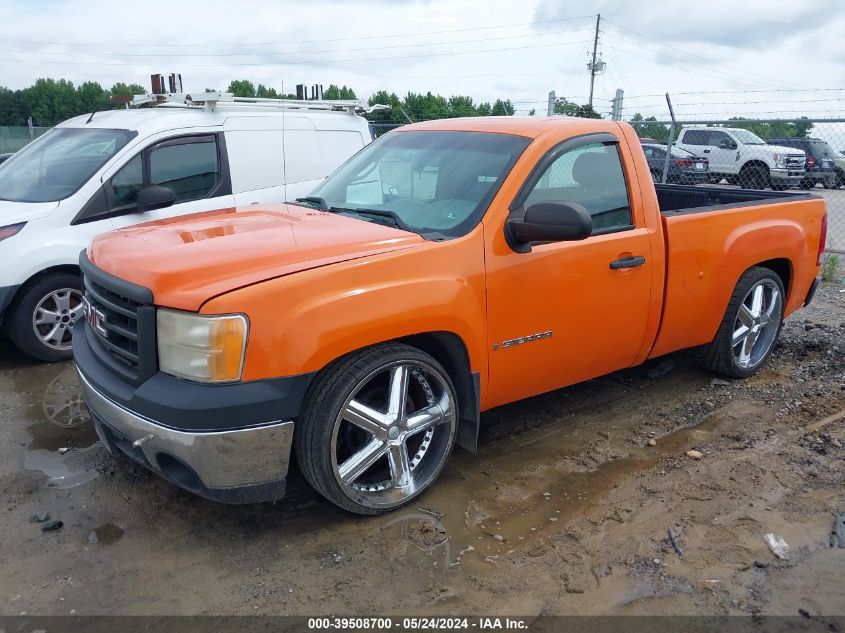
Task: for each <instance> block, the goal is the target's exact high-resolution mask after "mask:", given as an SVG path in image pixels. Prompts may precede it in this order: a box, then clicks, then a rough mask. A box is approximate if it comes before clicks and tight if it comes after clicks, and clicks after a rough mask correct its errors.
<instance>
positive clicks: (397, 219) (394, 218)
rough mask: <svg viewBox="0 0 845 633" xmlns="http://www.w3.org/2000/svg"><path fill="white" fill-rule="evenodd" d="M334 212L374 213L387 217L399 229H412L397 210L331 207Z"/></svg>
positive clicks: (377, 215) (380, 216)
mask: <svg viewBox="0 0 845 633" xmlns="http://www.w3.org/2000/svg"><path fill="white" fill-rule="evenodd" d="M328 210H329V211H331V212H332V213H355V214H360V215H374V216H376V217H379V218H385V219H387V220H390V223H391V224H392V225H393V226H395V227H396V228H397V229H402V230H403V231H410V232H412V233H413V231H411V228H410V227H409V226H408V225H407V224H405V222H403V221H402V218H400V217H399V216H398V215H397V214H396V212H395V211H387V210H385V209H366V208H360V209H353V208H352V207H331V208H330V209H328Z"/></svg>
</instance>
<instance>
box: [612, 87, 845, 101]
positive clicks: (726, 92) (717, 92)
mask: <svg viewBox="0 0 845 633" xmlns="http://www.w3.org/2000/svg"><path fill="white" fill-rule="evenodd" d="M842 91H845V88H771V89H768V90H693V91H691V92H673V93H672V95H673V96H681V95H683V96H686V95H739V94H760V93H780V92H842ZM664 96H665V93H660V94H653V95H633V96H631V97H628V96H627V95H625V99H626V100H628V99H646V98H649V97H664Z"/></svg>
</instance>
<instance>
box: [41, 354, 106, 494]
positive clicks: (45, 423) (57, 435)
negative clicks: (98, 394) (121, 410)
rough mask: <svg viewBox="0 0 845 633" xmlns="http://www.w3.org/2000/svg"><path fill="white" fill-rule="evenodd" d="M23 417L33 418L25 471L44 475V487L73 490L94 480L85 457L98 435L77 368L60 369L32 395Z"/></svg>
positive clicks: (94, 473)
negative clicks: (86, 406)
mask: <svg viewBox="0 0 845 633" xmlns="http://www.w3.org/2000/svg"><path fill="white" fill-rule="evenodd" d="M32 396H33V402H31V403H30V406H29V407H28V410H27V411H26V413H28V414H29V415H30V417H31V418H34V422H33V424H31V425H30V426H28V427H27V432H28V433H29V435H30V437H31V441H30V442H29V444H27V446H26V449H25V454H24V468H26V469H27V470H35V471H39V472H42V473H44V475H45V476H46V477H47V486H48V487H51V488H72V487H74V486H79V485H81V484H84V483H87V482H89V481H91V480H92V479H95V478H96V477H97V474H98V473H97V471H96V470H95V469H94V468H93V467H91V466H90V465H86V463H90V461H91V460H90V458H88V459H86V458H85V455H86V454H88V453H90V452H91V451H92V450H96V448H97V445H98V438H97V433H96V431H94V426H93V425H92V424H91V420H90V418H89V417H88V411H87V409H86V408H85V403H84V402H83V401H82V393H81V390H80V386H79V377H78V375H77V373H76V367H75V366H74V365H73V364H72V363H71V364H69V365H66V366H65V367H63V368H62V369H61V370H60V371H59V373H58V374H56V375H55V376H54V377H53V379H52V380H51V381H50V382H49V383H48V385H47V387H46V388H45V389H44V390H43V391H34V392H32Z"/></svg>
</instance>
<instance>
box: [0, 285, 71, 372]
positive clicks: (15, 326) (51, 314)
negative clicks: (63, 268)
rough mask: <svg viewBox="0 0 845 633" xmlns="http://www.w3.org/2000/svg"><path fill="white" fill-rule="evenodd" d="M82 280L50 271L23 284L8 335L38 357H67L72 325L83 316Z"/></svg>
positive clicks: (48, 360)
mask: <svg viewBox="0 0 845 633" xmlns="http://www.w3.org/2000/svg"><path fill="white" fill-rule="evenodd" d="M82 293H83V291H82V279H81V278H80V277H79V276H78V275H73V274H71V273H50V274H46V275H43V276H42V277H40V278H37V279H35V280H33V281H32V282H30V283H29V284H27V285H25V286H24V287H23V288H22V289H21V291H20V293H19V295H18V297H17V299H16V300H15V303H14V305H13V307H12V312H11V315H10V318H9V338H11V339H12V342H13V343H14V344H15V346H16V347H17V348H18V349H19V350H21V351H22V352H24V353H25V354H28V355H29V356H32V357H33V358H37V359H38V360H42V361H46V362H48V363H55V362H58V361H63V360H70V358H71V357H72V356H73V353H72V351H71V335H72V332H73V325H74V323H76V322H77V321H78V320H79V319H80V318H81V317H82Z"/></svg>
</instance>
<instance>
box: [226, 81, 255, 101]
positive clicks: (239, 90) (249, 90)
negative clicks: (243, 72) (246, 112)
mask: <svg viewBox="0 0 845 633" xmlns="http://www.w3.org/2000/svg"><path fill="white" fill-rule="evenodd" d="M226 92H231V93H232V94H233V95H235V96H236V97H255V96H256V90H255V84H253V83H252V82H251V81H249V80H247V79H233V80H232V81H231V82H229V87H228V88H227V89H226Z"/></svg>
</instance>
